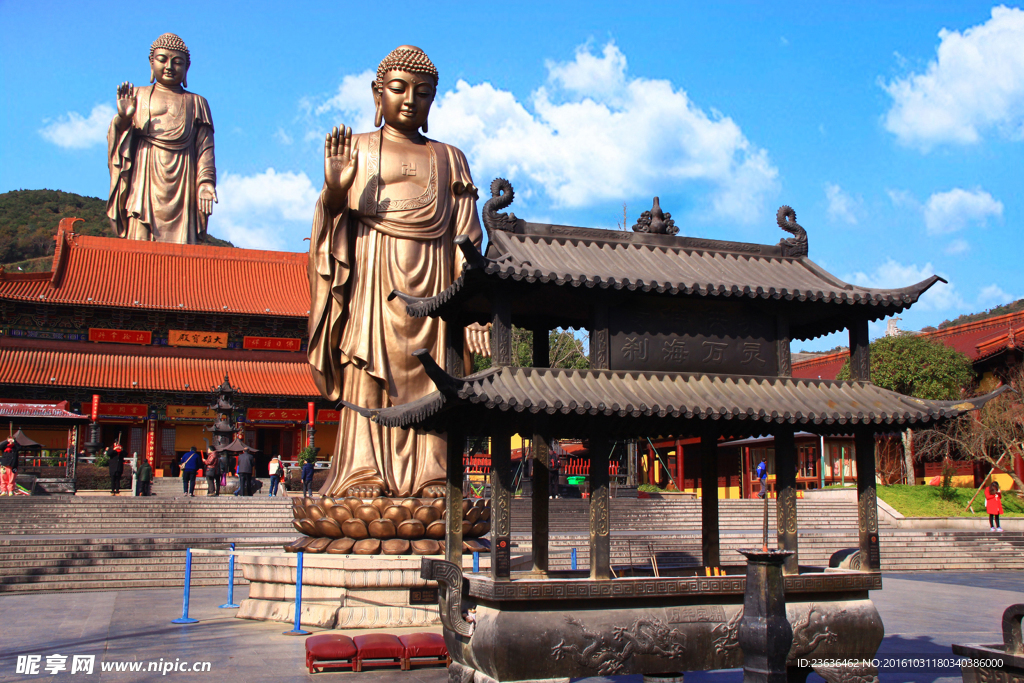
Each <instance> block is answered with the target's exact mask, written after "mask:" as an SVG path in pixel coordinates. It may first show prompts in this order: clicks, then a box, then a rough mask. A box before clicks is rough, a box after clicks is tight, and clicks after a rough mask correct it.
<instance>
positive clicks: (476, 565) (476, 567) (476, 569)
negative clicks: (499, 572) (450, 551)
mask: <svg viewBox="0 0 1024 683" xmlns="http://www.w3.org/2000/svg"><path fill="white" fill-rule="evenodd" d="M473 573H474V574H479V573H480V553H479V552H478V551H476V550H474V551H473Z"/></svg>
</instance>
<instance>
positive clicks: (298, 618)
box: [284, 551, 309, 636]
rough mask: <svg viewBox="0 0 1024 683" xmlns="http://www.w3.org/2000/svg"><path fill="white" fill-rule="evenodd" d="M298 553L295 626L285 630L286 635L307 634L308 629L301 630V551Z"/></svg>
mask: <svg viewBox="0 0 1024 683" xmlns="http://www.w3.org/2000/svg"><path fill="white" fill-rule="evenodd" d="M296 555H298V564H297V565H296V567H295V628H293V629H292V630H291V631H285V632H284V635H286V636H308V635H309V631H303V630H302V556H303V555H305V553H303V552H302V551H299V552H298V553H296Z"/></svg>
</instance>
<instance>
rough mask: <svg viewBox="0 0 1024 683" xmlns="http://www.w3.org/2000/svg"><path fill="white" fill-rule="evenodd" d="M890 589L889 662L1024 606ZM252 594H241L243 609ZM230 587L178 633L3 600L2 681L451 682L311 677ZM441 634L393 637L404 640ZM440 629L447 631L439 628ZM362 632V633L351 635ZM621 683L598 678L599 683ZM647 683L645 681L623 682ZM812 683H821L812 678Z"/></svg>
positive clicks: (297, 655) (133, 599) (168, 603)
mask: <svg viewBox="0 0 1024 683" xmlns="http://www.w3.org/2000/svg"><path fill="white" fill-rule="evenodd" d="M884 581H885V588H884V589H883V590H882V591H877V592H874V593H872V599H873V600H874V602H875V605H876V606H877V608H878V611H879V613H880V614H881V616H882V619H883V621H884V623H885V629H886V637H885V641H884V642H883V644H882V648H881V650H880V652H879V656H880V657H882V656H887V655H891V656H906V657H948V656H951V654H952V653H951V651H950V649H949V645H950V643H952V642H954V641H956V642H961V643H978V642H981V643H994V642H1000V641H1001V640H1002V634H1001V632H1000V631H999V628H1000V626H999V624H1000V621H999V620H1000V618H1001V616H1002V612H1003V610H1004V609H1005V608H1006V607H1007V606H1008V605H1010V604H1012V603H1016V602H1020V601H1021V599H1022V593H1024V574H1021V573H1019V572H988V573H930V572H929V573H918V574H900V575H893V574H889V575H887V576H886V577H885V580H884ZM246 591H247V589H246V588H245V587H239V588H238V589H236V592H235V598H236V601H237V600H240V599H242V598H244V597H245V595H246ZM226 593H227V591H226V588H224V587H220V588H198V589H194V590H193V591H192V596H191V597H192V601H191V602H192V607H191V610H190V615H191V616H192V617H194V618H197V619H199V623H197V624H192V625H189V626H177V625H174V624H171V623H170V622H171V620H172V619H174V618H176V617H178V616H180V615H181V590H180V589H167V590H132V591H104V592H82V593H68V592H58V593H46V594H41V595H40V594H35V595H28V594H23V595H4V596H0V624H2V628H0V633H2V635H0V652H2V657H0V681H28V680H33V679H36V678H39V679H44V678H45V680H49V681H63V680H69V681H83V680H85V681H88V680H109V681H154V680H161V679H163V680H181V681H185V680H206V681H210V680H226V681H239V682H242V681H245V682H249V681H252V682H262V681H266V682H268V683H269V682H270V681H298V680H321V681H323V680H351V681H353V682H355V683H358V682H359V681H364V682H365V681H382V680H388V681H396V683H397V682H399V681H405V682H406V683H410V682H411V683H418V682H420V681H422V682H425V683H442V682H443V681H446V680H447V674H446V671H445V670H444V669H439V668H435V669H421V670H417V671H412V672H397V671H394V670H384V671H380V672H369V673H361V674H352V673H320V674H315V675H314V676H310V675H308V674H307V673H306V669H305V666H304V651H303V639H302V638H301V637H288V636H284V635H282V631H283V630H286V627H283V626H282V625H281V624H278V623H264V622H253V621H243V620H239V619H234V618H233V614H234V610H221V609H217V607H216V606H217V605H219V604H222V603H223V602H224V601H225V598H226V597H227V594H226ZM414 630H429V629H393V630H392V631H393V632H395V633H403V632H411V631H414ZM436 630H438V631H439V630H440V629H439V628H438V629H436ZM348 633H350V634H351V633H359V632H351V631H350V632H348ZM54 654H61V655H68V660H67V663H68V671H65V672H62V673H58V674H56V675H51V674H48V673H47V672H46V671H45V668H44V667H45V663H46V657H47V655H54ZM76 654H78V655H95V657H96V660H95V661H96V663H95V668H94V670H93V673H92V675H91V676H90V675H88V674H84V673H81V672H79V673H75V674H73V675H72V674H70V673H69V671H70V668H71V662H72V656H73V655H76ZM18 655H42V664H43V666H41V667H40V673H39V674H38V675H25V674H18V673H16V662H17V657H18ZM161 658H162V659H163V660H164V661H175V660H181V661H182V662H188V663H189V664H192V663H195V662H209V663H210V667H209V672H207V673H191V672H190V673H184V672H170V673H167V674H166V675H161V674H158V673H153V672H145V671H143V672H141V673H133V672H102V671H101V662H103V663H111V662H143V667H142V668H143V669H146V668H147V667H148V663H149V662H153V661H156V662H159V661H160V660H161ZM880 678H881V681H882V682H883V683H903V682H904V681H913V682H914V683H951V682H953V681H959V680H960V674H959V671H945V672H905V671H904V672H900V671H894V670H883V671H882V672H881V676H880ZM603 680H610V679H598V678H594V679H586V681H587V683H599V682H600V681H603ZM615 680H618V681H621V683H640V677H639V676H627V677H621V678H619V679H615ZM740 680H742V672H741V671H739V670H732V671H723V672H714V673H695V674H690V675H688V676H687V681H691V682H692V683H699V682H700V681H714V682H715V683H733V682H735V683H738V682H739V681H740ZM808 680H821V679H819V678H818V677H817V676H816V675H814V674H812V675H811V677H810V678H809V679H808Z"/></svg>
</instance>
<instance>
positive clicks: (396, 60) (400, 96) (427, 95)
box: [373, 45, 437, 133]
mask: <svg viewBox="0 0 1024 683" xmlns="http://www.w3.org/2000/svg"><path fill="white" fill-rule="evenodd" d="M436 93H437V68H436V67H434V63H433V62H431V61H430V57H427V55H426V53H425V52H423V50H421V49H419V48H418V47H415V46H413V45H401V46H399V47H397V48H395V49H394V50H392V51H391V54H389V55H388V56H387V57H385V58H384V61H382V62H381V63H380V65H379V66H378V67H377V79H376V80H375V81H374V82H373V102H374V105H375V106H376V110H377V111H376V121H375V124H376V126H377V127H380V125H381V123H382V122H386V123H387V124H388V125H389V126H391V127H392V128H396V129H398V130H401V131H406V132H410V133H411V132H415V131H417V130H419V129H420V128H422V129H423V132H424V133H425V132H427V116H429V114H430V105H431V104H433V102H434V95H435V94H436Z"/></svg>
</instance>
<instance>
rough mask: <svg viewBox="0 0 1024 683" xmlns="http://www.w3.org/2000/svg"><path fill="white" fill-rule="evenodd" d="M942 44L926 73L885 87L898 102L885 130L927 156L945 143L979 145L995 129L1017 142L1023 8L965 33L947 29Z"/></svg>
mask: <svg viewBox="0 0 1024 683" xmlns="http://www.w3.org/2000/svg"><path fill="white" fill-rule="evenodd" d="M939 39H940V43H939V47H938V50H937V56H936V58H935V59H934V60H932V61H931V62H929V64H928V67H927V69H926V70H925V72H924V73H911V74H909V75H908V76H906V77H902V78H895V79H893V80H892V81H891V82H889V83H882V87H883V88H884V89H885V91H886V92H887V93H889V95H890V96H891V97H892V99H893V104H892V108H891V109H890V110H889V111H888V112H887V113H886V115H885V127H886V129H887V130H888V131H889V132H891V133H893V134H895V135H896V137H897V139H898V140H899V141H900V142H901V143H903V144H905V145H908V146H913V147H918V148H920V149H922V150H923V151H928V150H929V149H931V148H932V147H933V146H935V145H938V144H943V143H958V144H970V143H975V142H978V141H979V140H980V139H981V137H982V135H983V134H984V133H986V132H988V131H989V130H990V129H997V130H1001V131H1002V132H1003V133H1004V134H1008V135H1009V136H1011V137H1013V138H1019V137H1020V135H1021V123H1022V119H1024V50H1022V49H1021V45H1022V44H1024V11H1021V10H1019V9H1016V8H1009V7H1005V6H1002V5H1000V6H998V7H993V8H992V18H991V19H989V20H988V21H986V22H985V23H983V24H980V25H978V26H973V27H971V28H969V29H967V30H966V31H964V32H963V33H960V32H959V31H949V30H946V29H943V30H942V31H940V32H939Z"/></svg>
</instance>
